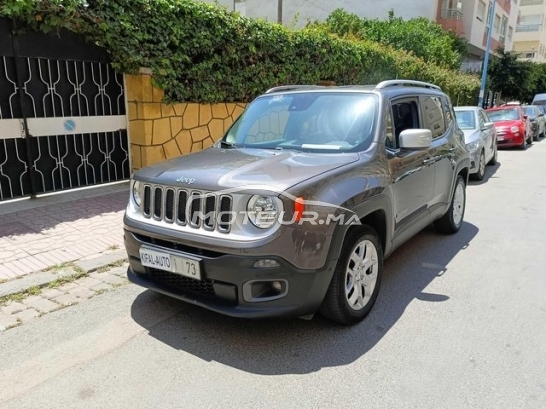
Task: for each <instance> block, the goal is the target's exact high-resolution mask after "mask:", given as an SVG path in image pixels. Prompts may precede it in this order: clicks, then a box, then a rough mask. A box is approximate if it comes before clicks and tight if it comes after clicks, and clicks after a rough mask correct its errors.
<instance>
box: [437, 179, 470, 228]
mask: <svg viewBox="0 0 546 409" xmlns="http://www.w3.org/2000/svg"><path fill="white" fill-rule="evenodd" d="M465 209H466V183H465V181H464V179H463V177H462V176H461V175H459V176H457V181H456V182H455V190H454V192H453V198H452V199H451V204H450V205H449V209H448V211H447V212H446V214H444V215H443V216H442V217H441V218H439V219H438V220H435V221H434V227H435V228H436V230H438V231H439V232H440V233H444V234H454V233H457V232H458V231H459V230H460V228H461V226H462V225H463V219H464V212H465Z"/></svg>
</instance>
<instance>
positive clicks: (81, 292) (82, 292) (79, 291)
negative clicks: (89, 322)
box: [68, 287, 95, 300]
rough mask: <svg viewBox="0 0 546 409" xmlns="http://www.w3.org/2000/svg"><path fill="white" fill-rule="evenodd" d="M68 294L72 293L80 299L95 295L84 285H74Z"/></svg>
mask: <svg viewBox="0 0 546 409" xmlns="http://www.w3.org/2000/svg"><path fill="white" fill-rule="evenodd" d="M68 294H70V295H73V296H75V297H77V298H79V299H81V300H85V299H87V298H91V297H93V296H94V295H95V292H94V291H92V290H90V289H89V288H85V287H76V288H73V289H72V290H69V291H68Z"/></svg>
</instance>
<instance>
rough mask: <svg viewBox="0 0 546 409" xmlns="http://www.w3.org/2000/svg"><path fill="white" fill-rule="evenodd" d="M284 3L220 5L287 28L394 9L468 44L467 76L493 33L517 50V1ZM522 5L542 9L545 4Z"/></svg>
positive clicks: (224, 0) (236, 0) (250, 0)
mask: <svg viewBox="0 0 546 409" xmlns="http://www.w3.org/2000/svg"><path fill="white" fill-rule="evenodd" d="M205 1H209V2H213V0H205ZM279 1H280V0H267V1H264V0H219V2H220V3H221V4H223V5H225V6H227V7H228V8H230V9H232V10H238V11H240V12H241V13H242V14H245V15H246V16H248V17H254V18H265V19H267V20H270V21H282V23H283V24H286V25H292V24H295V25H296V26H300V27H301V26H304V25H305V24H306V23H307V22H308V21H315V20H324V19H326V18H327V17H328V16H329V15H330V13H331V12H332V11H334V10H335V9H337V8H343V9H344V10H346V11H348V12H351V13H355V14H358V15H359V16H362V17H366V18H379V19H386V18H387V17H388V13H389V10H391V9H392V10H394V14H395V16H397V17H402V18H404V19H410V18H414V17H426V18H428V19H430V20H434V21H437V22H438V23H439V24H441V25H442V26H443V27H444V28H445V29H448V30H453V31H454V32H456V33H457V34H459V35H461V36H463V37H465V38H466V39H467V40H468V42H469V54H468V56H466V57H465V59H464V62H463V66H462V69H463V70H467V71H480V70H481V65H482V60H483V57H484V55H485V48H486V44H487V35H488V32H489V29H490V28H491V29H492V30H493V31H492V36H491V38H492V41H491V49H492V50H495V49H497V48H498V47H499V46H501V45H502V46H503V47H504V48H505V49H506V50H512V46H513V41H514V34H515V31H516V27H517V25H518V15H519V14H518V0H496V5H495V13H494V16H492V15H491V9H492V7H493V0H412V1H409V0H381V1H378V0H336V1H333V0H282V1H281V3H282V14H281V15H280V14H279V7H278V6H279ZM519 1H522V2H523V3H530V2H540V3H541V4H542V3H544V2H545V1H546V0H519ZM545 44H546V43H545ZM537 51H538V47H537ZM544 52H545V53H546V48H544Z"/></svg>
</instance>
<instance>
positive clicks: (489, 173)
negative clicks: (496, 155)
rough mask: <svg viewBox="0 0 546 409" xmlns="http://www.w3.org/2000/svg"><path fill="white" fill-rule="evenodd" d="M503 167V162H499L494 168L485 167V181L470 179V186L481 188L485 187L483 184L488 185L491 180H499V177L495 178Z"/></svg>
mask: <svg viewBox="0 0 546 409" xmlns="http://www.w3.org/2000/svg"><path fill="white" fill-rule="evenodd" d="M501 166H502V163H501V162H497V163H496V164H495V165H493V166H486V167H485V176H484V177H483V179H482V180H474V179H470V181H469V182H470V183H469V185H471V186H479V185H483V184H485V183H487V182H488V181H489V179H496V178H498V176H495V175H496V173H497V172H498V170H499V169H500V167H501Z"/></svg>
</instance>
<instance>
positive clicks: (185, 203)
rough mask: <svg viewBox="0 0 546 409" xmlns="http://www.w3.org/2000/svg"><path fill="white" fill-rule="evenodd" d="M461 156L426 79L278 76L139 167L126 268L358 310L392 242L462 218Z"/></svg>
mask: <svg viewBox="0 0 546 409" xmlns="http://www.w3.org/2000/svg"><path fill="white" fill-rule="evenodd" d="M469 167H470V158H469V153H468V151H467V150H466V147H465V140H464V134H463V133H462V131H460V130H459V128H458V126H457V123H456V120H455V115H454V112H453V107H452V105H451V103H450V100H449V98H448V96H447V95H446V94H445V93H443V92H442V91H441V89H440V88H439V87H437V86H435V85H432V84H428V83H423V82H417V81H408V80H393V81H385V82H382V83H380V84H378V85H375V86H343V87H319V86H304V85H295V86H282V87H276V88H273V89H271V90H269V91H268V92H266V93H265V94H264V95H262V96H260V97H258V98H256V99H255V100H254V101H253V102H252V103H251V104H249V106H248V107H247V109H246V110H245V112H244V113H243V114H242V115H241V116H240V117H239V119H238V120H237V121H235V123H234V124H233V125H232V127H231V128H230V129H229V130H228V131H227V133H226V134H225V136H224V137H223V138H222V139H221V140H220V141H218V143H216V144H215V145H214V146H213V147H211V148H209V149H206V150H204V151H201V152H198V153H195V154H191V155H187V156H183V157H179V158H176V159H172V160H169V161H165V162H163V163H160V164H157V165H153V166H149V167H147V168H144V169H141V170H139V171H138V172H136V173H135V174H134V177H133V179H132V181H131V194H130V200H129V204H128V206H127V210H126V213H125V218H124V223H125V245H126V249H127V252H128V255H129V262H130V266H129V269H128V272H127V274H128V277H129V280H130V281H132V282H133V283H136V284H139V285H141V286H144V287H147V288H150V289H152V290H154V291H158V292H160V293H163V294H167V295H169V296H172V297H176V298H179V299H181V300H184V301H187V302H190V303H192V304H196V305H200V306H202V307H205V308H208V309H210V310H213V311H217V312H220V313H223V314H227V315H231V316H235V317H245V318H263V317H309V316H312V315H313V314H314V313H316V312H320V313H321V314H323V315H324V316H326V317H327V318H329V319H331V320H333V321H336V322H339V323H342V324H354V323H357V322H359V321H361V320H362V319H363V318H364V317H365V316H366V315H367V314H368V313H369V312H370V310H371V308H372V306H373V305H374V303H375V300H376V298H377V295H378V292H379V287H380V283H381V277H382V274H383V260H384V258H386V257H387V256H389V255H390V254H391V253H392V252H393V251H394V249H396V248H397V247H399V246H400V245H401V244H403V243H404V242H405V241H407V240H409V239H410V238H411V237H412V236H414V235H415V234H416V233H418V232H419V231H420V230H422V229H423V228H424V227H426V226H427V225H429V224H430V223H432V222H433V223H434V226H435V227H436V228H437V229H438V230H439V231H441V232H443V233H447V234H451V233H455V232H457V231H458V230H459V229H460V227H461V225H462V223H463V216H464V211H465V201H466V184H467V181H468V174H469Z"/></svg>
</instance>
